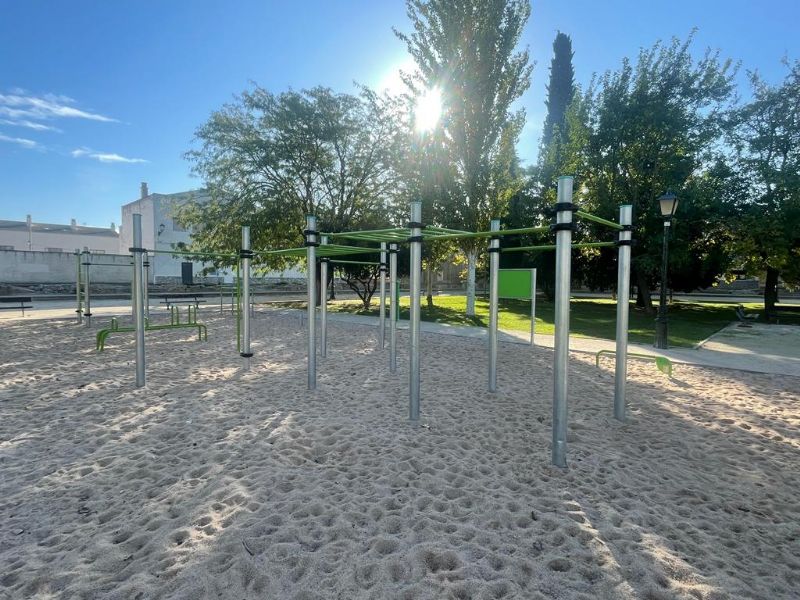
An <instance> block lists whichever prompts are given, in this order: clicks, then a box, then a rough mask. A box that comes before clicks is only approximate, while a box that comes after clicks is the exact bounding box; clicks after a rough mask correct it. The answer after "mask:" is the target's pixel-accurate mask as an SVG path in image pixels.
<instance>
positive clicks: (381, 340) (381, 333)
mask: <svg viewBox="0 0 800 600" xmlns="http://www.w3.org/2000/svg"><path fill="white" fill-rule="evenodd" d="M378 277H379V278H380V279H379V284H380V306H379V310H380V312H379V313H378V346H379V347H380V349H381V350H383V348H384V346H386V242H381V264H380V266H379V267H378Z"/></svg>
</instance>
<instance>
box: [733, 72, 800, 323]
mask: <svg viewBox="0 0 800 600" xmlns="http://www.w3.org/2000/svg"><path fill="white" fill-rule="evenodd" d="M787 67H788V68H789V73H788V74H787V76H786V78H785V80H784V81H783V82H782V83H781V84H780V85H777V86H771V85H768V84H767V83H765V82H764V81H763V80H762V79H761V78H760V77H759V76H758V75H757V74H755V73H753V74H751V78H750V79H751V84H752V89H753V99H752V101H751V102H749V103H747V104H746V105H744V106H742V107H741V108H739V109H738V110H737V111H736V112H735V113H734V115H733V119H732V122H733V127H732V130H731V140H732V142H733V144H734V146H735V148H736V157H737V161H738V168H739V169H740V171H741V174H742V176H743V179H744V183H743V185H742V186H741V187H743V188H745V191H744V193H742V194H741V195H740V196H739V202H737V203H736V204H735V209H736V214H737V218H736V219H735V221H734V222H733V229H734V232H733V236H732V244H731V247H732V250H733V252H734V253H735V255H736V257H737V258H738V260H739V261H740V263H741V266H743V267H744V268H745V269H746V270H747V271H748V272H750V273H752V274H761V273H764V272H766V274H767V277H766V284H765V290H764V302H765V307H766V309H767V311H768V312H772V311H773V310H774V305H775V302H777V300H778V296H777V284H778V278H779V276H780V277H782V279H783V281H784V282H785V283H786V284H787V285H789V286H800V100H798V99H800V62H795V63H793V64H788V63H787Z"/></svg>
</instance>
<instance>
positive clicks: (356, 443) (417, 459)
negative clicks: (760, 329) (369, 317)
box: [0, 313, 800, 600]
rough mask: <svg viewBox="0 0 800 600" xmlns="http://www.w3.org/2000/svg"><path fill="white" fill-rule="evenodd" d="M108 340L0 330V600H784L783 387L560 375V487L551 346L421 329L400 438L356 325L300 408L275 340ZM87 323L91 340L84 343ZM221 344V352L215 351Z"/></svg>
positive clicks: (739, 377) (296, 332)
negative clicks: (565, 437)
mask: <svg viewBox="0 0 800 600" xmlns="http://www.w3.org/2000/svg"><path fill="white" fill-rule="evenodd" d="M201 319H203V320H206V322H207V323H208V325H209V336H208V337H209V341H208V342H205V343H200V342H197V341H196V339H195V337H196V336H194V335H193V334H192V333H191V332H190V331H189V330H183V331H178V332H154V333H152V334H148V356H149V368H148V386H147V388H146V389H140V390H135V389H133V340H132V337H131V336H130V334H123V335H119V336H118V337H116V338H115V337H113V336H112V337H111V338H110V339H109V342H108V344H107V350H106V352H105V353H103V354H100V355H98V354H96V353H95V351H94V349H93V347H94V341H93V333H94V332H93V331H89V330H87V329H85V328H81V327H78V326H76V325H75V324H74V323H73V322H71V321H52V322H46V321H36V322H31V321H27V322H4V323H2V324H0V523H2V526H0V598H15V599H16V598H103V599H105V598H143V599H149V598H185V599H202V598H232V599H240V600H241V599H256V598H270V599H272V598H275V599H284V598H286V599H297V600H300V599H314V598H338V599H354V598H375V599H384V598H403V599H409V600H411V599H422V598H458V599H466V598H524V599H542V598H564V599H571V598H580V599H584V600H589V599H594V598H624V599H628V598H630V599H634V598H643V599H647V600H665V599H672V598H687V599H693V598H698V599H709V600H712V599H715V600H719V599H723V598H729V599H731V600H734V599H740V598H763V599H765V600H766V599H770V600H775V599H784V598H785V599H788V598H798V597H800V460H799V459H800V439H799V438H798V426H800V402H799V401H800V377H798V378H795V377H789V376H777V375H758V374H753V373H742V372H738V371H729V370H720V371H714V370H711V369H703V368H697V367H688V366H682V365H677V366H676V370H675V373H674V378H673V379H671V380H670V379H667V378H666V377H665V376H664V375H662V374H661V373H659V372H658V371H657V370H656V369H655V368H653V367H652V366H651V365H648V364H646V363H639V362H631V364H630V371H631V373H630V375H631V382H630V386H629V399H630V417H631V418H630V422H629V423H627V424H625V425H620V424H618V423H616V422H615V421H614V420H613V419H612V418H611V417H610V413H611V403H612V396H613V374H612V372H611V371H610V367H611V366H612V363H611V362H610V361H607V362H605V363H604V364H603V366H602V368H601V369H596V368H595V367H594V365H593V364H592V362H591V360H590V359H589V358H588V357H581V356H578V355H574V356H573V357H572V360H571V380H570V435H569V449H568V452H569V469H568V470H566V471H562V470H559V469H555V468H553V467H551V466H550V465H549V463H550V447H549V442H550V436H551V430H550V423H551V396H552V392H551V390H552V370H551V364H552V363H551V361H552V351H551V350H548V349H543V348H542V349H540V348H529V347H526V346H521V345H516V344H501V345H500V355H499V364H500V370H499V387H500V390H499V392H498V393H496V394H494V395H492V394H489V393H488V392H486V391H485V389H486V366H485V365H486V354H485V347H484V343H483V342H482V341H481V340H476V339H465V338H456V337H448V336H440V335H434V334H423V336H422V347H423V370H422V414H423V422H422V426H420V427H418V428H412V427H411V426H409V425H408V423H407V420H406V417H407V410H408V401H407V370H406V361H407V355H406V348H405V344H406V337H405V333H401V334H400V343H401V345H400V355H399V359H400V363H399V364H400V369H399V372H398V374H397V375H395V376H391V375H389V373H388V368H387V360H388V357H387V354H388V352H387V351H384V352H380V351H378V350H377V349H376V342H375V340H376V332H375V330H374V328H369V327H365V326H357V325H332V326H331V330H330V338H329V340H330V346H329V357H328V358H326V359H319V361H318V366H319V380H318V381H319V384H318V389H317V390H316V392H312V393H309V392H308V391H307V390H306V373H305V358H304V357H305V355H304V348H305V346H304V344H305V333H304V331H303V330H302V329H300V327H299V321H298V320H297V319H293V318H287V317H285V316H284V317H279V316H277V315H275V314H269V313H259V314H257V315H256V317H255V318H254V320H253V331H254V343H253V351H254V352H255V353H256V356H255V358H254V359H253V360H252V365H251V367H250V369H249V370H245V369H243V368H242V367H243V364H244V361H243V360H242V359H241V358H239V356H238V354H237V353H236V352H235V338H234V337H233V336H234V335H235V334H234V329H233V321H232V319H231V317H230V316H228V315H225V316H220V315H219V314H218V313H216V314H210V313H208V314H205V315H204V314H201ZM102 321H104V319H103V320H101V319H96V320H95V327H94V329H95V330H96V329H97V327H98V326H99V325H101V323H102ZM232 340H233V341H232Z"/></svg>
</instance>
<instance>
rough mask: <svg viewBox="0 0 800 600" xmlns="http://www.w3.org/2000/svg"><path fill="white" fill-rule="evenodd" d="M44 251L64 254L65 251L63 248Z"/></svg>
mask: <svg viewBox="0 0 800 600" xmlns="http://www.w3.org/2000/svg"><path fill="white" fill-rule="evenodd" d="M44 251H45V252H63V251H64V249H63V248H45V249H44Z"/></svg>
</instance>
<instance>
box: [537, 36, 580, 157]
mask: <svg viewBox="0 0 800 600" xmlns="http://www.w3.org/2000/svg"><path fill="white" fill-rule="evenodd" d="M573 54H574V52H573V51H572V39H571V38H570V37H569V36H568V35H567V34H565V33H561V32H560V31H559V32H558V34H557V35H556V39H555V40H554V41H553V59H552V61H551V62H550V82H549V83H548V85H547V100H546V101H545V106H547V117H546V118H545V121H544V131H543V132H542V144H541V150H540V153H539V156H540V159H541V160H546V157H547V155H548V154H549V153H550V152H551V148H552V145H553V142H554V141H555V142H556V148H557V147H559V146H562V145H563V144H564V143H565V142H566V128H565V123H566V114H567V108H568V107H569V105H570V102H572V97H573V96H574V95H575V70H574V69H573V68H572V56H573ZM556 135H557V136H558V139H557V140H554V136H556Z"/></svg>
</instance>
